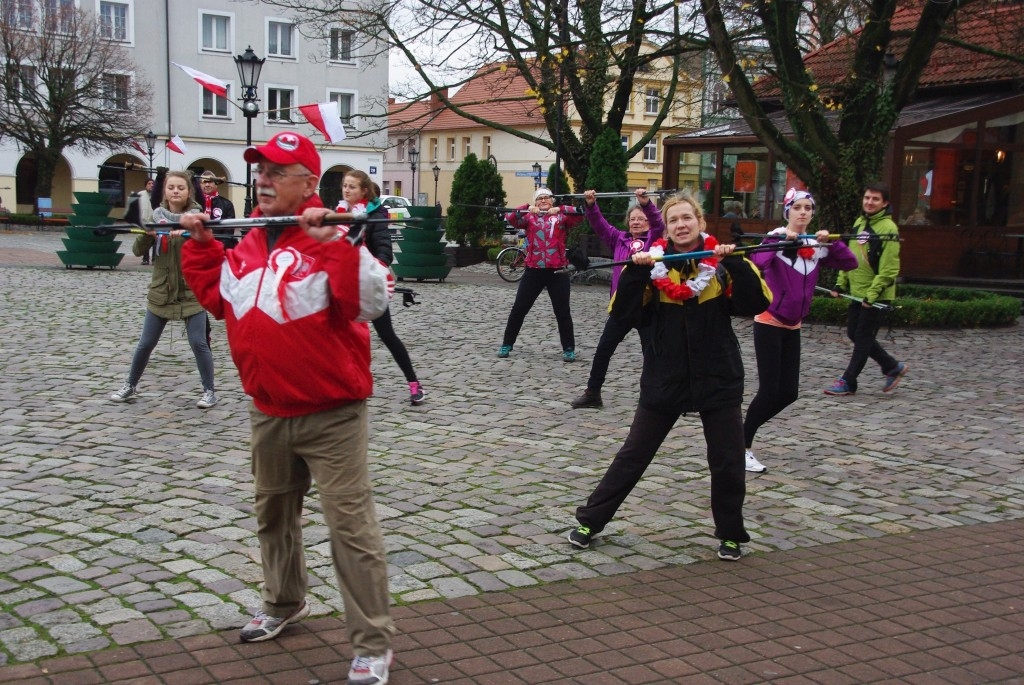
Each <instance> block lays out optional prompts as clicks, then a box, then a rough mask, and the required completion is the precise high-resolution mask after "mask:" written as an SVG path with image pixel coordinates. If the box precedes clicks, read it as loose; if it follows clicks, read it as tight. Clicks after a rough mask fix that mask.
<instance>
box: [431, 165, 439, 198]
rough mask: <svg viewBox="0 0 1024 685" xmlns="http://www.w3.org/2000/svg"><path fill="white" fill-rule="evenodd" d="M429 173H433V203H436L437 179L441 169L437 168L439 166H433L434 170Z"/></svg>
mask: <svg viewBox="0 0 1024 685" xmlns="http://www.w3.org/2000/svg"><path fill="white" fill-rule="evenodd" d="M431 171H433V172H434V202H435V203H436V202H437V201H438V197H437V179H438V177H439V176H440V175H441V167H439V166H437V165H436V164H435V165H434V168H433V169H431Z"/></svg>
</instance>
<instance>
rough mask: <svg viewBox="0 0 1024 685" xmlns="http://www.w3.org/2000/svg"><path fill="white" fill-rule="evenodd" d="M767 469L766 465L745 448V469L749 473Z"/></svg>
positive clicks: (761, 471)
mask: <svg viewBox="0 0 1024 685" xmlns="http://www.w3.org/2000/svg"><path fill="white" fill-rule="evenodd" d="M767 470H768V469H767V467H765V465H764V464H762V463H761V462H759V461H758V460H757V457H755V456H754V453H753V452H751V451H750V450H747V471H750V472H751V473H764V472H765V471H767Z"/></svg>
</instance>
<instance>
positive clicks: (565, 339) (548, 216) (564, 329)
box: [498, 188, 583, 362]
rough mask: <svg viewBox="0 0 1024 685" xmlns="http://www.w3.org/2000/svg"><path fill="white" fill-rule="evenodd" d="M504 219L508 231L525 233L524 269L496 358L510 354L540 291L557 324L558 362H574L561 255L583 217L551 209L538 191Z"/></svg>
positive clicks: (566, 277)
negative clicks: (544, 292)
mask: <svg viewBox="0 0 1024 685" xmlns="http://www.w3.org/2000/svg"><path fill="white" fill-rule="evenodd" d="M505 218H506V219H507V220H508V222H509V224H511V225H512V227H514V228H517V229H520V230H523V231H525V232H526V248H525V249H526V269H525V270H524V272H523V278H522V279H521V280H520V281H519V289H518V290H516V299H515V302H513V303H512V311H511V312H509V315H508V322H507V323H506V324H505V335H504V337H503V338H502V341H501V348H500V349H499V350H498V356H499V357H501V358H502V359H504V358H505V357H508V355H509V353H511V352H512V347H513V346H514V345H515V344H516V338H518V337H519V331H520V329H522V327H523V321H524V320H525V319H526V315H527V314H528V313H529V312H530V309H531V308H532V307H533V303H534V302H536V301H537V298H538V297H539V296H540V293H541V291H542V290H544V289H545V288H547V290H548V297H550V298H551V308H552V309H554V311H555V321H556V322H557V323H558V337H559V339H560V341H561V343H562V360H563V361H567V362H574V361H576V336H575V333H574V331H573V325H572V312H571V311H570V310H569V274H568V273H561V272H562V270H563V269H565V267H567V266H568V265H569V260H568V258H567V257H566V254H565V241H566V238H567V237H568V235H569V231H570V230H571V229H572V228H573V227H575V226H578V225H579V224H581V223H583V215H582V214H580V213H579V212H578V211H577V210H576V208H575V207H571V206H565V207H559V206H555V198H554V197H552V195H551V191H550V190H548V189H547V188H538V189H537V191H536V192H535V193H534V194H533V204H532V205H522V206H520V207H518V208H517V209H516V211H515V212H509V214H508V215H507V216H506V217H505Z"/></svg>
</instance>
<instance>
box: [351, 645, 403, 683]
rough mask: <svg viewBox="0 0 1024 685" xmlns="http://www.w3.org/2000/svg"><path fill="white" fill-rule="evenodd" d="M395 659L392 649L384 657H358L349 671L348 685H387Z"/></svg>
mask: <svg viewBox="0 0 1024 685" xmlns="http://www.w3.org/2000/svg"><path fill="white" fill-rule="evenodd" d="M393 659H394V653H393V652H392V651H391V650H390V649H389V650H388V651H387V653H385V654H384V655H383V656H357V657H356V658H355V659H353V660H352V668H350V669H349V670H348V685H387V682H388V670H389V669H390V668H391V662H392V660H393Z"/></svg>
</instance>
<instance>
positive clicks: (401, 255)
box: [395, 252, 448, 276]
mask: <svg viewBox="0 0 1024 685" xmlns="http://www.w3.org/2000/svg"><path fill="white" fill-rule="evenodd" d="M395 258H396V259H398V261H399V262H400V263H401V265H402V266H447V265H448V255H446V254H444V252H442V253H441V254H416V253H413V252H396V253H395ZM445 275H446V276H447V274H445Z"/></svg>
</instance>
